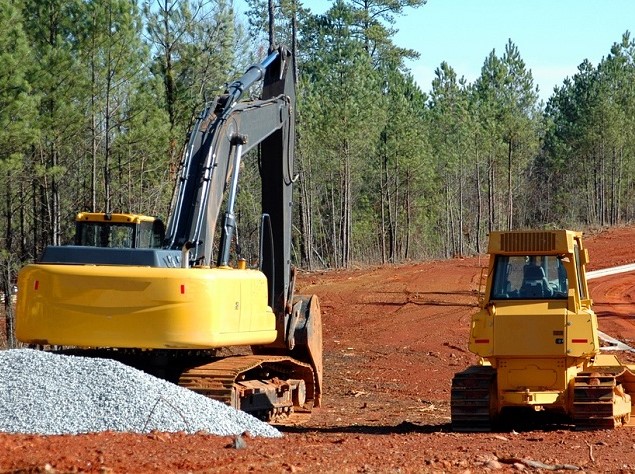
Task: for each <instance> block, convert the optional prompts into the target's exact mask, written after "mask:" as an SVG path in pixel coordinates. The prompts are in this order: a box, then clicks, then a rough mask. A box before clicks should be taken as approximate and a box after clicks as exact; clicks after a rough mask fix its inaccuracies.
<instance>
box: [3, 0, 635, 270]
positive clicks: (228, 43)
mask: <svg viewBox="0 0 635 474" xmlns="http://www.w3.org/2000/svg"><path fill="white" fill-rule="evenodd" d="M308 3H310V2H301V1H299V0H275V1H271V2H270V1H269V0H267V1H264V0H248V4H249V8H250V9H249V28H250V31H251V37H247V36H246V35H245V34H244V33H243V25H242V24H241V23H240V22H239V21H238V20H237V19H236V17H235V15H234V9H233V4H232V2H230V1H229V0H223V1H218V2H216V1H210V0H187V1H174V0H161V1H159V0H146V1H144V2H142V3H141V2H131V1H129V0H90V1H82V0H70V1H62V0H25V1H24V2H22V3H15V2H10V1H8V0H0V25H1V26H2V30H1V32H0V58H1V60H2V64H3V66H4V67H3V69H2V70H1V71H0V190H2V192H3V195H2V198H1V199H0V251H1V252H0V253H2V252H4V254H11V255H16V256H17V257H16V259H17V260H22V261H25V260H29V259H32V258H35V257H37V256H38V255H39V254H40V252H41V250H42V248H43V246H44V245H46V244H50V243H63V242H66V241H68V239H70V237H71V236H72V228H73V225H72V217H73V215H74V213H75V212H76V211H78V210H87V209H96V210H117V211H129V212H138V213H144V214H150V215H159V216H160V217H163V218H165V217H167V216H166V212H167V209H168V201H169V199H170V194H171V191H172V188H173V186H174V182H175V175H176V171H177V169H178V163H179V159H180V157H181V153H182V147H183V144H184V143H185V141H186V138H187V130H188V129H189V127H190V125H191V122H192V118H193V117H194V116H195V115H196V114H197V113H198V112H199V110H200V109H201V107H202V106H203V104H204V103H205V102H206V101H209V100H210V99H212V97H214V96H215V95H217V94H219V93H222V92H223V90H224V87H225V84H226V82H227V81H229V80H231V79H233V78H235V77H237V76H238V74H239V73H240V72H242V71H243V70H244V69H245V67H246V65H247V64H248V63H250V62H251V63H253V62H257V61H258V60H260V59H261V58H262V57H264V55H265V54H266V51H265V49H266V45H267V43H268V33H269V27H270V26H271V25H270V23H269V22H270V17H269V6H270V5H271V6H272V7H273V18H274V24H273V27H274V32H275V40H276V42H278V43H282V44H286V45H288V46H289V47H291V48H292V49H293V50H294V51H296V53H297V58H296V59H297V65H298V84H297V104H296V109H295V112H296V121H297V137H296V163H295V168H296V169H295V171H296V172H297V173H298V175H299V180H298V181H297V185H296V187H295V190H296V194H295V196H294V199H295V202H296V203H297V206H296V208H297V212H296V213H295V215H294V222H293V224H294V232H295V233H294V236H293V247H294V248H293V258H294V259H295V260H296V262H298V263H300V264H302V265H305V266H307V267H311V268H312V267H317V266H331V267H346V266H350V265H352V264H354V263H357V262H363V263H375V262H401V261H406V260H410V259H420V258H437V257H448V256H460V255H468V254H472V253H475V252H481V251H483V250H484V242H485V238H486V234H487V232H488V231H490V230H492V229H497V228H518V227H537V226H560V225H567V226H575V227H577V226H592V225H617V224H620V223H624V222H630V221H632V220H633V219H634V218H635V182H634V181H635V180H634V178H633V177H634V176H635V145H633V144H634V143H635V118H634V117H635V87H634V86H633V84H635V42H634V41H633V40H632V39H631V36H630V33H628V32H626V33H625V34H624V36H623V38H622V39H621V41H619V42H617V43H615V44H614V45H613V46H612V47H611V48H610V51H609V52H608V53H607V56H606V57H605V58H603V59H602V61H601V62H600V63H599V64H598V65H597V66H594V65H592V64H591V63H590V62H588V61H583V62H582V63H581V64H580V66H579V68H578V72H577V73H576V74H575V75H573V77H571V78H567V79H566V80H564V82H563V83H562V85H561V86H560V87H558V88H556V90H555V91H554V93H553V95H552V97H551V98H550V99H549V101H548V102H547V104H546V105H545V107H544V110H541V104H540V103H539V102H538V96H537V88H536V87H535V85H534V82H533V77H532V73H531V71H530V70H529V68H528V67H527V65H526V64H525V62H524V61H523V59H522V57H521V54H520V51H519V49H518V48H517V47H516V45H515V44H514V43H513V42H512V41H511V40H510V41H509V42H508V43H507V44H506V45H505V48H504V51H503V54H502V55H500V56H499V55H497V54H496V51H495V50H493V51H492V52H491V53H490V54H489V55H488V56H487V57H486V58H484V62H483V67H482V70H481V74H480V76H479V77H478V78H477V79H476V80H475V81H474V82H473V83H468V82H467V81H466V80H465V79H464V78H462V77H460V76H459V74H457V72H456V71H455V70H454V69H453V68H452V66H451V65H449V64H447V63H445V62H442V63H441V64H440V65H439V67H438V69H437V70H436V75H435V79H434V81H433V84H432V90H431V92H430V95H429V96H427V95H426V94H424V93H423V92H422V91H421V90H420V88H419V86H418V85H417V83H416V78H414V77H413V76H412V75H411V74H410V73H409V71H408V70H407V69H406V68H405V66H404V63H405V60H406V59H409V58H413V57H416V54H417V53H416V52H415V51H412V50H410V49H408V48H404V47H400V46H397V45H396V44H395V43H394V42H393V38H394V35H395V33H396V30H395V29H394V25H395V18H396V17H397V16H399V15H403V14H405V13H407V11H408V9H409V8H419V7H421V6H423V5H424V4H425V3H426V2H425V0H369V1H364V2H361V1H357V0H335V1H333V2H331V4H330V8H329V9H328V10H327V11H326V12H325V13H323V14H314V13H313V12H312V11H311V10H310V9H309V8H308V7H307V5H308ZM17 5H19V7H18V6H17ZM251 92H254V93H255V91H251ZM259 180H260V177H259V169H258V163H257V159H256V158H255V157H252V156H249V157H245V161H244V167H243V169H241V180H240V193H239V196H238V203H237V211H238V225H239V234H238V243H239V244H240V245H241V246H242V254H243V256H245V257H247V258H248V260H249V263H250V264H251V265H254V264H255V263H257V259H258V256H257V245H258V242H257V234H258V217H259V213H260V200H261V196H260V193H261V189H260V186H259Z"/></svg>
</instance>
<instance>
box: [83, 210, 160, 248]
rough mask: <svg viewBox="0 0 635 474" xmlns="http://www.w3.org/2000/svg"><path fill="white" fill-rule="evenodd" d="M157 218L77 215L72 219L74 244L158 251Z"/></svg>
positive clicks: (158, 227)
mask: <svg viewBox="0 0 635 474" xmlns="http://www.w3.org/2000/svg"><path fill="white" fill-rule="evenodd" d="M164 238H165V226H164V224H163V221H162V220H161V219H157V218H155V217H149V216H142V215H138V214H113V213H99V212H80V213H79V214H77V216H75V245H80V246H83V247H108V248H145V249H152V248H161V245H162V244H163V239H164Z"/></svg>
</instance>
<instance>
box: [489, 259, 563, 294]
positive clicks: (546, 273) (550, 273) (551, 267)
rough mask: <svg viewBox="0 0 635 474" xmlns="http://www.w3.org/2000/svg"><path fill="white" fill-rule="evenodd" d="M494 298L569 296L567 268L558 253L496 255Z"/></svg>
mask: <svg viewBox="0 0 635 474" xmlns="http://www.w3.org/2000/svg"><path fill="white" fill-rule="evenodd" d="M493 278H494V281H493V285H492V294H491V295H490V298H491V299H554V298H555V299H558V298H566V297H567V289H568V278H567V271H566V269H565V267H564V265H563V263H562V262H561V260H560V258H559V257H558V256H556V255H526V256H508V255H497V256H496V260H495V262H494V276H493Z"/></svg>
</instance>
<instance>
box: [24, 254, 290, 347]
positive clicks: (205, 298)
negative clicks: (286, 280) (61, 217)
mask: <svg viewBox="0 0 635 474" xmlns="http://www.w3.org/2000/svg"><path fill="white" fill-rule="evenodd" d="M18 285H19V288H20V293H19V296H18V303H17V305H18V307H17V312H18V314H19V315H20V317H19V318H17V321H16V335H17V337H18V339H19V340H20V341H22V342H25V343H29V344H41V345H65V346H80V347H89V346H90V347H129V348H179V349H187V348H198V349H201V348H218V347H224V346H230V345H250V344H269V343H271V342H273V341H274V340H275V339H276V334H277V333H276V327H275V316H274V314H273V311H272V310H271V308H270V307H269V306H268V305H267V280H266V278H265V276H264V275H263V274H262V273H261V272H259V271H257V270H249V269H245V270H238V269H231V268H152V267H140V266H115V265H111V266H109V265H51V264H33V265H28V266H26V267H25V268H23V269H22V271H21V272H20V275H19V283H18Z"/></svg>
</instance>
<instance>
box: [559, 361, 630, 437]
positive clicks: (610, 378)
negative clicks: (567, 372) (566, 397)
mask: <svg viewBox="0 0 635 474" xmlns="http://www.w3.org/2000/svg"><path fill="white" fill-rule="evenodd" d="M624 373H625V370H624V369H621V370H602V371H600V370H595V371H593V372H583V373H581V374H579V375H577V376H576V377H575V380H574V389H573V408H572V415H571V418H572V421H573V423H574V426H575V429H576V430H594V429H613V428H615V427H617V426H621V425H627V424H629V422H630V410H628V412H627V413H626V414H625V413H624V411H623V410H621V409H620V407H623V406H624V405H623V404H622V403H620V402H623V401H625V400H626V399H627V398H626V397H628V400H629V402H630V397H629V396H628V395H625V394H624V391H623V388H622V385H621V383H620V380H619V379H620V377H621V376H622V375H623V374H624Z"/></svg>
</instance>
